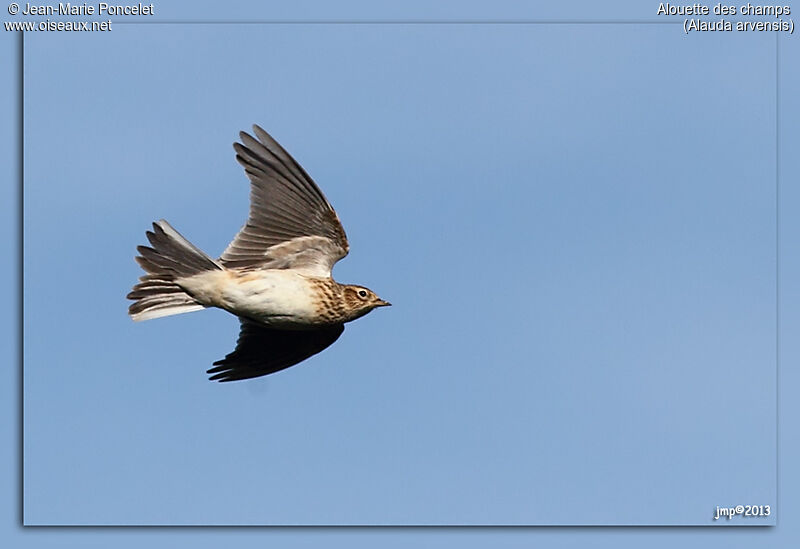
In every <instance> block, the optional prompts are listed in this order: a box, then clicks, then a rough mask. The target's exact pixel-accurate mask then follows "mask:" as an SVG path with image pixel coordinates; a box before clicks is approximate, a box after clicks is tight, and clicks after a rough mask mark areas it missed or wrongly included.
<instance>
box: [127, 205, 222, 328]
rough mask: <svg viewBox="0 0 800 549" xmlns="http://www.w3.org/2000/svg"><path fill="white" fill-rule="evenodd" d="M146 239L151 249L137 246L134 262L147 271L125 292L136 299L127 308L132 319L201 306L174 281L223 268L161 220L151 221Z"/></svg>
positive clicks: (165, 314)
mask: <svg viewBox="0 0 800 549" xmlns="http://www.w3.org/2000/svg"><path fill="white" fill-rule="evenodd" d="M147 240H149V241H150V244H151V246H152V248H151V247H149V246H138V247H137V248H136V249H137V250H138V251H139V253H140V254H141V255H140V256H138V257H137V258H136V262H137V263H139V265H141V267H142V269H144V270H145V271H146V272H147V274H146V275H144V276H142V277H141V278H139V283H138V284H137V285H136V286H134V287H133V291H132V292H131V293H129V294H128V299H133V300H135V301H136V302H135V303H133V304H132V305H131V306H130V307H129V308H128V314H129V315H130V316H131V318H132V319H133V320H137V321H138V320H149V319H151V318H160V317H162V316H170V315H177V314H180V313H188V312H190V311H199V310H200V309H204V308H205V306H204V305H202V304H201V303H199V302H198V301H196V300H195V299H194V298H192V296H190V295H189V294H187V293H186V292H185V291H184V290H183V288H181V287H180V286H179V285H178V284H177V282H176V280H178V279H180V278H183V277H188V276H192V275H196V274H199V273H202V272H205V271H211V270H217V269H221V268H222V267H220V265H218V264H217V263H216V262H215V261H214V260H213V259H211V258H210V257H208V255H206V254H205V253H204V252H203V251H202V250H200V249H199V248H197V247H196V246H194V245H193V244H192V243H191V242H189V241H188V240H186V239H185V238H184V237H183V236H181V234H180V233H178V231H176V230H175V229H173V228H172V227H171V226H170V224H169V223H167V222H166V221H164V220H163V219H162V220H161V221H158V222H157V223H153V232H150V231H147Z"/></svg>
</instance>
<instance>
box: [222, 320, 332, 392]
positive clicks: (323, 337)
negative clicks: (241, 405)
mask: <svg viewBox="0 0 800 549" xmlns="http://www.w3.org/2000/svg"><path fill="white" fill-rule="evenodd" d="M241 322H242V329H241V331H240V332H239V339H238V340H237V342H236V349H235V350H234V351H233V352H232V353H229V354H228V355H227V356H226V357H225V358H223V359H222V360H218V361H216V362H215V363H214V366H215V367H214V368H211V369H210V370H208V373H209V374H212V375H211V377H210V378H209V379H210V380H211V381H237V380H240V379H250V378H253V377H260V376H265V375H267V374H273V373H275V372H279V371H280V370H283V369H286V368H288V367H289V366H294V365H295V364H297V363H298V362H302V361H303V360H305V359H307V358H309V357H311V356H313V355H315V354H317V353H319V352H320V351H322V350H324V349H326V348H327V347H329V346H330V345H332V344H333V342H334V341H336V340H337V339H339V336H340V335H342V332H343V331H344V324H334V325H332V326H328V327H325V328H319V329H316V330H276V329H274V328H268V327H267V326H264V325H263V324H257V323H255V322H253V321H250V320H246V319H242V320H241Z"/></svg>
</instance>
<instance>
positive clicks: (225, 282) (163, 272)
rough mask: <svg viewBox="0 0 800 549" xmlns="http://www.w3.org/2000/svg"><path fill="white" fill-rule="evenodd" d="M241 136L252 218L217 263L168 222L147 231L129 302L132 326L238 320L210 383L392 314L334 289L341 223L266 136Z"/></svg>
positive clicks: (265, 368)
mask: <svg viewBox="0 0 800 549" xmlns="http://www.w3.org/2000/svg"><path fill="white" fill-rule="evenodd" d="M253 130H254V133H255V135H256V138H257V139H256V138H254V137H252V136H250V135H248V134H247V133H245V132H241V133H240V134H239V136H240V138H241V143H234V144H233V147H234V149H235V150H236V160H238V161H239V163H240V164H241V165H242V166H243V167H244V169H245V172H246V173H247V176H248V177H249V178H250V215H249V218H248V219H247V223H246V224H245V225H244V227H242V229H241V230H240V231H239V233H238V234H237V235H236V238H234V239H233V242H231V243H230V244H229V245H228V247H227V248H226V249H225V251H224V252H222V255H221V256H220V258H219V259H217V260H214V259H211V258H210V257H209V256H208V255H206V254H205V253H204V252H203V251H201V250H200V249H198V248H197V247H195V246H194V245H193V244H191V243H190V242H189V241H188V240H186V239H185V238H184V237H183V236H181V235H180V234H179V233H178V231H176V230H175V229H173V228H172V227H171V226H170V224H169V223H167V222H166V221H165V220H163V219H162V220H161V221H158V222H157V223H153V231H152V232H150V231H147V239H148V240H149V241H150V245H151V246H152V247H149V246H139V247H138V248H137V250H138V251H139V253H140V254H141V256H138V257H136V261H137V262H138V263H139V265H141V266H142V268H143V269H144V270H145V271H146V272H147V274H145V275H144V276H142V277H141V278H140V279H139V281H140V282H139V283H138V284H136V286H134V287H133V291H132V292H130V293H129V294H128V299H133V300H135V301H136V302H135V303H134V304H132V305H131V306H130V308H129V309H128V314H130V316H131V318H133V320H148V319H151V318H159V317H162V316H169V315H175V314H179V313H186V312H189V311H197V310H200V309H204V308H206V307H219V308H220V309H224V310H226V311H228V312H230V313H233V314H234V315H236V316H238V317H239V321H240V322H241V331H240V333H239V339H238V341H237V343H236V349H235V350H234V351H233V352H231V353H230V354H228V355H227V356H226V357H225V358H223V359H222V360H218V361H217V362H215V363H214V368H211V369H210V370H208V373H209V374H211V378H210V379H211V380H218V381H234V380H239V379H249V378H253V377H258V376H263V375H267V374H271V373H274V372H277V371H280V370H283V369H284V368H288V367H289V366H293V365H295V364H297V363H298V362H301V361H303V360H305V359H307V358H309V357H310V356H312V355H315V354H317V353H319V352H320V351H322V350H323V349H325V348H326V347H328V346H330V345H331V344H332V343H333V342H334V341H336V340H337V339H338V338H339V336H340V335H342V331H344V323H345V322H350V321H351V320H355V319H357V318H359V317H362V316H364V315H365V314H367V313H368V312H370V311H371V310H373V309H375V308H376V307H383V306H386V305H390V303H388V302H386V301H384V300H382V299H380V298H379V297H378V296H377V295H375V293H374V292H372V291H371V290H369V289H368V288H365V287H363V286H354V285H350V284H339V283H338V282H336V281H335V280H333V278H332V277H331V269H332V268H333V265H334V263H336V262H337V261H339V260H340V259H342V258H343V257H344V256H346V255H347V252H348V251H349V249H350V246H349V244H348V243H347V236H346V235H345V232H344V228H343V227H342V224H341V222H340V221H339V217H338V216H337V215H336V212H335V211H334V210H333V207H332V206H331V205H330V203H329V202H328V200H327V199H326V198H325V195H323V194H322V191H321V190H320V189H319V187H317V185H316V184H315V183H314V181H313V180H312V179H311V177H309V175H308V174H307V173H306V172H305V170H303V168H301V167H300V165H299V164H298V163H297V162H296V161H295V160H294V158H292V157H291V155H289V153H287V152H286V151H285V150H284V149H283V147H281V146H280V145H279V144H278V142H277V141H275V140H274V139H273V138H272V137H271V136H270V135H269V134H268V133H267V132H265V131H264V130H262V129H261V128H259V127H258V126H253Z"/></svg>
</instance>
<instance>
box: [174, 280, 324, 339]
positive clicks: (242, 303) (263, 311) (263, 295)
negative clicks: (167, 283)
mask: <svg viewBox="0 0 800 549" xmlns="http://www.w3.org/2000/svg"><path fill="white" fill-rule="evenodd" d="M180 284H181V286H183V287H184V288H186V290H187V291H188V292H189V293H190V294H191V295H192V296H193V297H194V298H195V299H197V300H198V301H201V302H202V303H203V304H208V305H212V306H215V307H219V308H221V309H225V310H226V311H229V312H231V313H233V314H235V315H237V316H243V317H247V318H251V319H253V320H256V321H259V322H262V323H264V324H267V325H270V326H283V327H303V325H310V324H313V323H314V319H315V317H316V307H315V305H314V293H313V288H312V287H311V285H310V284H309V283H308V281H307V280H306V278H305V277H303V276H302V275H298V274H297V273H293V272H291V271H288V270H268V271H254V272H247V273H240V272H236V271H227V270H223V271H214V272H208V273H202V274H200V275H196V276H194V277H191V278H189V279H184V280H181V281H180Z"/></svg>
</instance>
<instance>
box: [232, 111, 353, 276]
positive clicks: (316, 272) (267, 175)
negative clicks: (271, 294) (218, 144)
mask: <svg viewBox="0 0 800 549" xmlns="http://www.w3.org/2000/svg"><path fill="white" fill-rule="evenodd" d="M253 131H254V133H255V134H256V137H257V138H258V139H256V138H254V137H252V136H251V135H249V134H247V133H245V132H241V133H240V134H239V137H240V138H241V141H242V142H241V143H234V144H233V148H234V149H235V150H236V160H238V161H239V163H240V164H241V165H242V166H243V167H244V170H245V172H246V173H247V176H248V177H249V178H250V183H251V185H250V216H249V218H248V219H247V223H246V224H245V226H244V227H242V229H241V230H240V231H239V233H238V234H237V235H236V238H234V239H233V242H231V243H230V244H229V245H228V247H227V248H226V249H225V251H224V252H223V253H222V255H221V256H220V261H221V262H222V264H223V265H225V266H226V267H228V268H234V269H296V270H298V271H301V272H305V273H307V274H310V275H313V276H330V273H331V268H332V267H333V264H334V263H336V262H337V261H339V260H340V259H341V258H343V257H344V256H346V255H347V252H348V250H349V249H350V246H349V244H348V243H347V236H346V235H345V232H344V228H343V227H342V224H341V222H340V221H339V217H338V216H337V215H336V212H335V211H334V210H333V207H332V206H331V205H330V203H329V202H328V200H327V199H326V198H325V195H323V194H322V191H321V190H320V189H319V187H317V185H316V183H314V180H312V179H311V177H310V176H309V175H308V174H307V173H306V172H305V170H303V168H302V167H300V165H299V164H298V163H297V162H296V161H295V160H294V158H292V157H291V155H290V154H289V153H287V152H286V151H285V150H284V148H283V147H281V146H280V145H279V144H278V142H277V141H275V140H274V139H273V138H272V137H271V136H270V135H269V134H268V133H267V132H265V131H264V130H262V129H261V128H259V127H258V126H253Z"/></svg>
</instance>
